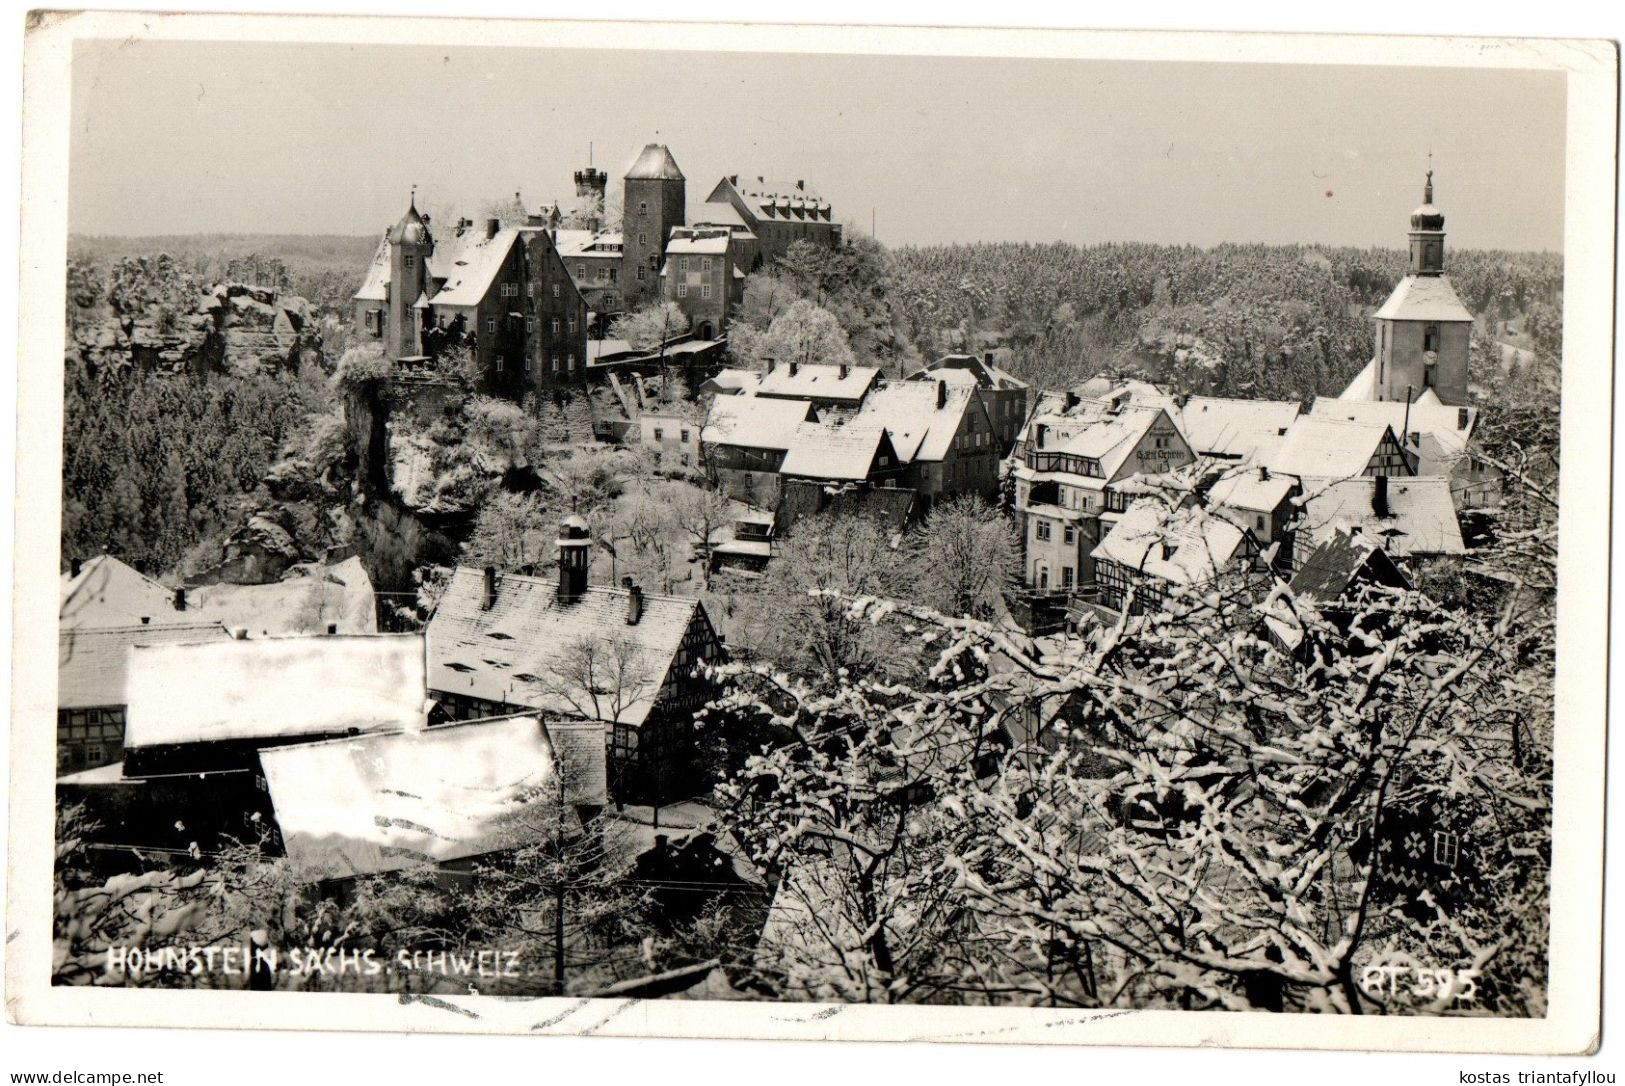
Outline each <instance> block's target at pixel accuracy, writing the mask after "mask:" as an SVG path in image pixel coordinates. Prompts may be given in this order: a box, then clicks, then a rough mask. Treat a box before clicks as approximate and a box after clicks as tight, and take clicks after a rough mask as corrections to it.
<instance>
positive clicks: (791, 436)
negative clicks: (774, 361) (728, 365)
mask: <svg viewBox="0 0 1625 1086" xmlns="http://www.w3.org/2000/svg"><path fill="white" fill-rule="evenodd" d="M812 417H813V408H812V404H811V403H809V402H808V401H806V400H778V399H772V398H768V397H758V396H718V397H716V398H715V399H714V400H713V401H712V403H711V411H710V414H709V415H708V416H707V418H706V421H705V427H704V428H703V429H702V430H701V431H700V445H701V452H702V455H703V456H704V459H705V467H706V470H707V472H708V473H710V475H711V476H712V477H713V478H714V479H715V480H716V483H717V486H718V487H719V488H720V489H721V490H722V491H723V492H724V493H725V494H727V495H728V496H729V497H731V498H737V499H738V500H740V501H742V502H746V503H748V504H750V505H754V506H757V507H759V508H763V509H773V508H776V507H777V506H778V504H779V499H780V498H781V497H782V496H783V488H782V487H781V485H780V480H779V469H780V468H782V467H783V466H784V458H785V456H786V454H787V453H789V451H790V446H791V445H792V444H794V443H795V439H796V431H797V429H798V428H799V427H800V426H801V425H802V424H803V423H805V422H807V421H808V420H809V419H810V418H812Z"/></svg>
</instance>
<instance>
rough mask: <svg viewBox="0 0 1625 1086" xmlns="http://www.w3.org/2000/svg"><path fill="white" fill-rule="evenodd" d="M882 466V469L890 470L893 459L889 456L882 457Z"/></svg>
mask: <svg viewBox="0 0 1625 1086" xmlns="http://www.w3.org/2000/svg"><path fill="white" fill-rule="evenodd" d="M880 466H881V467H883V468H889V467H891V457H889V456H882V457H881V458H880Z"/></svg>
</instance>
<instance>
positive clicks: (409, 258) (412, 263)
mask: <svg viewBox="0 0 1625 1086" xmlns="http://www.w3.org/2000/svg"><path fill="white" fill-rule="evenodd" d="M417 266H418V258H417V257H415V256H413V255H412V254H411V253H407V254H406V270H407V271H411V270H412V269H413V268H415V267H417Z"/></svg>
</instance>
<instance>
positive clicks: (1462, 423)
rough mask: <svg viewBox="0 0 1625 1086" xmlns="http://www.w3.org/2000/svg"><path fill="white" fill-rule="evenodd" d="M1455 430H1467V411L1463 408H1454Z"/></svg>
mask: <svg viewBox="0 0 1625 1086" xmlns="http://www.w3.org/2000/svg"><path fill="white" fill-rule="evenodd" d="M1456 429H1458V430H1465V429H1467V409H1466V408H1465V407H1458V408H1456Z"/></svg>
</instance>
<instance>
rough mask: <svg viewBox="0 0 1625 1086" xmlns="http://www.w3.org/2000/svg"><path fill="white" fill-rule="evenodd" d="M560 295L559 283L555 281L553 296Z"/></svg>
mask: <svg viewBox="0 0 1625 1086" xmlns="http://www.w3.org/2000/svg"><path fill="white" fill-rule="evenodd" d="M558 296H559V285H558V284H557V283H554V284H553V297H555V298H557V297H558Z"/></svg>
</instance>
